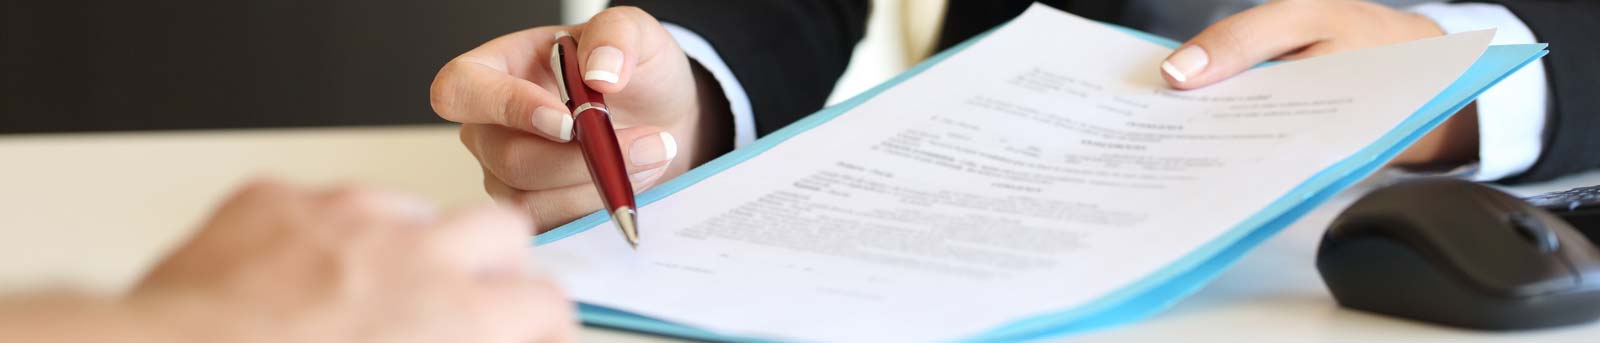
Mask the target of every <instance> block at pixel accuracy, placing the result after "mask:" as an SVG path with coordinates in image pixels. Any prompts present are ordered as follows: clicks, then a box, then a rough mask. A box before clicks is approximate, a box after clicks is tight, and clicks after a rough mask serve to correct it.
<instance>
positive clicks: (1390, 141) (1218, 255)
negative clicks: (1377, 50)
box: [533, 24, 1549, 342]
mask: <svg viewBox="0 0 1600 343" xmlns="http://www.w3.org/2000/svg"><path fill="white" fill-rule="evenodd" d="M1107 25H1109V24H1107ZM1109 26H1112V27H1114V28H1117V29H1120V30H1122V31H1125V32H1127V33H1129V34H1132V35H1134V36H1137V37H1139V38H1142V39H1145V40H1147V41H1151V42H1154V43H1156V44H1160V45H1162V46H1166V47H1169V48H1177V47H1178V46H1179V44H1180V43H1179V42H1176V41H1172V40H1170V39H1166V38H1163V37H1159V36H1155V35H1151V34H1148V33H1145V32H1141V31H1138V30H1133V29H1129V28H1124V27H1121V26H1116V25H1109ZM991 32H992V30H991ZM987 35H988V33H984V34H980V35H978V36H977V37H974V38H972V39H969V40H967V41H965V42H962V43H961V44H958V45H956V46H954V47H951V48H950V49H946V50H945V51H943V52H940V53H939V54H937V55H934V56H932V57H930V58H928V59H927V60H926V61H923V62H922V63H919V64H917V65H916V66H914V67H912V68H911V69H909V70H907V71H906V72H904V73H901V74H900V75H897V76H895V77H894V78H892V79H890V80H888V81H885V82H884V83H882V84H879V85H878V86H877V87H873V88H872V89H870V90H867V91H866V92H863V93H861V94H858V95H856V96H854V97H851V98H850V99H849V100H845V101H844V102H841V103H839V104H836V105H833V106H830V107H828V108H824V109H822V110H821V111H818V112H817V113H813V114H811V115H810V116H807V117H805V118H802V119H800V120H799V121H796V122H795V123H793V124H790V125H789V126H786V127H784V128H782V129H779V130H778V131H776V132H773V133H772V134H769V135H767V136H766V137H762V138H761V139H758V140H756V141H755V142H754V143H751V144H750V145H748V146H746V147H744V148H741V149H738V150H735V151H733V152H729V153H728V154H726V155H723V156H722V157H719V158H717V159H714V160H712V161H711V162H707V163H706V164H704V165H701V166H700V167H697V168H695V169H693V170H690V171H689V172H687V173H685V174H683V175H682V176H679V177H677V178H675V179H672V180H670V181H667V182H665V183H662V184H661V185H659V186H657V187H655V188H653V189H651V190H649V191H646V192H644V193H643V194H640V195H639V199H638V200H639V202H640V203H642V204H644V205H648V204H650V203H654V202H656V201H658V200H661V199H662V198H665V197H667V196H668V195H671V194H673V193H677V192H678V191H680V190H683V189H684V188H688V187H689V186H692V185H694V184H695V183H698V182H700V181H701V180H705V179H706V178H708V177H710V176H712V175H716V174H717V173H720V172H722V171H723V170H726V169H728V168H729V167H732V166H734V165H738V164H739V163H742V162H744V161H746V160H749V159H750V158H752V157H755V156H757V155H760V154H761V153H763V152H766V151H767V150H769V149H771V148H772V147H774V146H777V145H778V144H780V143H783V142H784V141H786V140H788V139H789V138H792V137H794V136H796V135H799V134H800V133H802V132H805V131H808V130H810V129H812V128H815V127H817V126H818V125H822V123H826V122H828V121H829V120H832V119H833V118H835V117H838V116H839V115H841V114H844V113H845V112H848V111H849V110H850V109H852V108H855V107H856V106H857V105H860V104H861V103H863V102H866V101H867V100H868V99H871V98H873V97H875V96H877V95H878V94H879V93H882V92H883V91H884V90H887V89H889V88H892V87H894V86H895V85H898V84H900V83H901V82H904V81H905V80H907V79H910V78H912V77H914V76H916V75H917V74H920V73H922V71H924V70H927V69H928V68H930V67H932V66H933V65H935V64H938V63H939V62H941V61H943V60H944V59H946V58H949V57H950V56H952V55H954V54H956V53H957V52H959V51H961V50H965V49H966V48H967V47H968V46H971V45H972V44H973V43H974V42H977V41H979V40H981V39H982V38H983V37H985V36H987ZM1545 48H1546V44H1520V45H1495V46H1490V47H1489V48H1488V50H1486V51H1484V53H1483V55H1482V56H1480V57H1479V58H1478V60H1477V61H1476V62H1474V63H1473V64H1472V66H1471V67H1469V68H1468V69H1467V71H1466V72H1465V73H1463V74H1462V76H1461V77H1460V78H1458V79H1457V80H1456V81H1455V82H1454V83H1452V84H1450V86H1448V87H1446V88H1445V90H1444V91H1443V92H1440V93H1439V95H1437V96H1435V97H1434V99H1433V100H1431V101H1429V102H1428V103H1427V104H1424V105H1423V106H1422V108H1421V109H1418V110H1417V112H1416V113H1413V114H1412V115H1411V116H1410V117H1409V118H1407V119H1406V120H1405V121H1403V122H1401V124H1400V125H1399V126H1397V127H1395V128H1394V129H1393V130H1391V131H1390V132H1388V133H1386V134H1384V135H1383V136H1382V137H1380V138H1379V139H1378V140H1377V141H1375V142H1373V143H1372V144H1371V145H1368V146H1367V147H1365V148H1363V149H1362V150H1360V151H1358V152H1356V153H1355V154H1354V155H1351V156H1349V157H1347V158H1345V159H1344V160H1342V161H1340V162H1339V163H1336V164H1334V165H1333V166H1331V167H1328V168H1327V169H1324V170H1322V171H1321V172H1318V173H1317V174H1316V175H1314V176H1312V177H1311V178H1309V179H1307V180H1306V181H1305V182H1302V183H1301V184H1300V185H1299V186H1296V187H1295V188H1294V189H1292V190H1290V191H1289V192H1288V193H1287V194H1284V195H1283V196H1281V197H1279V198H1278V199H1277V200H1275V201H1274V202H1273V203H1271V204H1269V205H1267V207H1266V208H1264V209H1262V210H1261V211H1259V212H1257V213H1256V214H1255V215H1254V216H1251V217H1250V218H1248V219H1246V220H1245V221H1243V222H1241V223H1239V224H1238V225H1235V226H1234V227H1233V228H1231V229H1229V230H1228V231H1227V232H1225V233H1224V234H1222V235H1220V236H1218V237H1217V238H1215V239H1213V240H1212V241H1211V242H1208V243H1206V244H1205V245H1203V246H1201V247H1200V248H1199V249H1196V250H1195V251H1193V252H1190V253H1189V254H1187V255H1185V256H1184V257H1183V258H1180V259H1178V260H1177V261H1176V262H1173V263H1172V264H1170V265H1167V266H1166V267H1163V268H1162V269H1160V270H1158V271H1156V272H1155V273H1152V274H1150V275H1147V276H1145V277H1144V278H1143V279H1140V280H1138V281H1135V282H1133V283H1132V284H1130V285H1128V286H1126V287H1124V288H1122V289H1120V290H1118V291H1116V292H1112V293H1111V294H1108V295H1106V296H1103V297H1101V298H1099V299H1096V300H1095V301H1092V302H1089V303H1087V304H1084V305H1081V306H1078V307H1074V308H1070V309H1065V310H1062V311H1057V312H1050V313H1040V314H1035V315H1032V316H1028V317H1025V318H1023V319H1020V320H1017V321H1014V322H1011V323H1007V324H1004V325H1001V326H999V327H996V328H993V329H991V330H988V331H985V332H982V333H979V334H977V335H975V336H972V337H967V338H964V339H961V340H962V341H1031V340H1040V339H1044V338H1052V337H1058V336H1064V335H1069V334H1074V333H1081V332H1087V331H1090V330H1095V329H1102V328H1107V327H1111V326H1116V325H1121V324H1126V323H1130V322H1134V321H1138V320H1140V319H1143V318H1146V317H1149V316H1151V315H1154V314H1156V313H1159V312H1160V311H1161V310H1164V309H1166V308H1168V307H1171V306H1172V305H1173V304H1176V303H1177V302H1178V301H1179V300H1182V299H1183V298H1184V297H1186V296H1188V295H1189V294H1193V293H1194V292H1196V291H1199V290H1200V289H1201V288H1203V287H1204V286H1205V285H1206V284H1207V283H1208V282H1210V280H1212V279H1214V278H1216V277H1217V275H1219V274H1221V272H1222V271H1223V270H1225V269H1227V267H1228V266H1231V265H1233V263H1234V262H1236V261H1238V259H1239V258H1240V257H1242V256H1243V255H1244V254H1245V253H1246V252H1248V251H1250V249H1252V248H1254V247H1256V246H1257V245H1260V244H1261V242H1262V241H1265V240H1266V239H1267V238H1269V237H1271V236H1272V235H1273V234H1276V233H1277V232H1278V231H1281V230H1283V228H1285V227H1288V226H1289V224H1292V223H1294V222H1295V220H1297V219H1299V218H1300V217H1301V216H1303V215H1305V214H1306V213H1307V212H1309V211H1311V210H1312V209H1313V208H1316V207H1317V205H1320V204H1321V203H1322V202H1324V201H1327V200H1328V199H1329V198H1330V197H1333V196H1334V195H1335V194H1338V193H1339V192H1341V191H1343V190H1344V189H1346V188H1349V187H1350V186H1351V185H1353V184H1355V183H1356V182H1359V181H1361V180H1362V179H1363V178H1366V177H1367V175H1370V174H1372V173H1373V172H1374V171H1376V170H1378V168H1381V167H1382V166H1383V165H1384V164H1385V163H1386V162H1387V161H1388V160H1389V159H1391V158H1393V157H1394V156H1395V155H1397V154H1399V153H1400V152H1401V151H1402V150H1404V149H1405V148H1406V147H1407V146H1410V145H1411V143H1413V142H1416V140H1417V139H1420V138H1421V137H1422V136H1423V135H1425V134H1426V133H1427V132H1428V131H1430V130H1432V129H1433V128H1434V127H1437V126H1438V125H1439V124H1440V123H1443V122H1444V121H1445V120H1446V119H1448V118H1449V117H1450V115H1451V114H1454V113H1455V112H1456V111H1459V110H1461V108H1463V107H1466V105H1467V104H1468V103H1471V102H1472V100H1473V99H1476V98H1477V97H1478V95H1479V94H1482V93H1483V91H1484V90H1487V89H1488V88H1489V87H1490V86H1493V85H1494V84H1495V83H1498V82H1500V80H1502V79H1504V78H1505V77H1506V76H1508V75H1510V74H1511V73H1512V72H1514V71H1516V70H1517V69H1520V68H1522V66H1524V65H1527V64H1528V63H1531V62H1533V61H1535V60H1538V59H1539V58H1540V57H1543V56H1544V55H1545V54H1548V53H1549V52H1548V51H1546V50H1545ZM608 219H609V218H608V217H607V216H606V215H605V214H604V213H603V212H596V213H594V214H591V215H588V216H585V217H583V218H579V219H578V220H575V221H573V222H571V223H567V224H566V225H562V226H561V227H558V228H556V229H554V230H551V231H549V232H546V233H544V234H540V235H538V236H536V237H534V239H533V243H534V245H542V244H547V243H550V242H555V241H558V240H561V239H563V238H566V237H570V236H572V235H575V234H577V233H579V232H583V231H585V230H588V229H590V228H593V227H595V226H597V225H599V224H601V223H604V222H605V221H606V220H608ZM1307 268H1310V266H1307ZM578 311H579V315H578V316H579V318H580V319H581V320H583V322H584V323H585V324H588V325H595V326H602V327H610V328H617V329H623V330H630V331H640V332H648V333H655V334H661V335H668V336H677V337H683V338H690V339H698V340H710V341H725V342H775V341H776V340H773V339H766V338H758V337H739V336H730V335H724V334H720V333H716V332H712V331H707V330H704V329H699V328H695V327H690V326H686V325H682V324H677V323H672V322H668V321H663V320H660V319H655V318H650V317H645V316H640V315H637V314H633V313H629V312H626V311H621V310H616V309H611V308H607V307H603V306H597V305H589V304H582V303H580V304H578Z"/></svg>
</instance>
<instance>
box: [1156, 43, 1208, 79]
mask: <svg viewBox="0 0 1600 343" xmlns="http://www.w3.org/2000/svg"><path fill="white" fill-rule="evenodd" d="M1210 63H1211V58H1210V57H1208V56H1206V49H1202V48H1200V46H1199V45H1189V46H1186V47H1183V49H1182V50H1178V52H1177V53H1175V54H1172V57H1167V61H1166V62H1161V71H1162V72H1165V73H1167V76H1170V77H1172V79H1173V80H1178V82H1179V83H1183V82H1188V81H1189V77H1190V76H1194V75H1199V74H1200V71H1202V70H1205V69H1206V65H1207V64H1210Z"/></svg>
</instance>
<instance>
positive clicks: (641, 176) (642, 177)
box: [628, 166, 667, 186]
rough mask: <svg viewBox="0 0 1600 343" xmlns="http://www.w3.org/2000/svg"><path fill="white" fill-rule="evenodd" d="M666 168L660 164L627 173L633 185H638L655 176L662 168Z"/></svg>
mask: <svg viewBox="0 0 1600 343" xmlns="http://www.w3.org/2000/svg"><path fill="white" fill-rule="evenodd" d="M666 169H667V166H660V167H655V168H650V169H646V170H641V171H639V172H637V173H633V174H629V175H628V180H630V181H633V185H634V186H639V185H642V184H644V182H645V181H649V180H650V178H653V177H655V176H656V174H660V173H661V171H662V170H666Z"/></svg>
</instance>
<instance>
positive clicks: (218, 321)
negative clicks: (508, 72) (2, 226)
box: [105, 181, 577, 343]
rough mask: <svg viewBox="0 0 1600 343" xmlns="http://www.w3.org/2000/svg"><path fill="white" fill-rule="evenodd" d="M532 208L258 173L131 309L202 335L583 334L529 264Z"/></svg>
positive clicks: (567, 306)
mask: <svg viewBox="0 0 1600 343" xmlns="http://www.w3.org/2000/svg"><path fill="white" fill-rule="evenodd" d="M526 217H527V215H525V214H522V213H520V212H519V211H512V210H508V209H504V208H499V207H483V208H475V209H468V210H463V211H457V212H450V213H436V211H435V209H434V208H433V206H432V205H430V204H428V203H426V202H424V201H422V200H420V199H416V198H412V197H408V196H402V195H398V194H392V193H386V192H378V191H371V190H360V189H353V188H345V189H334V190H327V191H311V190H303V189H298V188H295V187H290V186H286V185H282V184H278V183H274V182H270V181H259V182H255V183H252V184H251V185H249V186H246V187H244V188H243V189H241V190H239V191H238V192H237V193H235V194H234V195H233V196H232V197H231V198H230V199H229V200H227V201H226V202H225V203H223V205H222V206H221V208H219V209H218V210H217V212H216V213H215V214H214V215H213V216H212V217H211V219H210V220H209V221H208V222H207V223H206V224H205V226H204V227H203V228H201V229H200V231H199V232H198V233H197V234H196V235H195V236H194V237H193V238H192V239H190V240H189V241H188V242H187V243H184V244H183V245H182V246H180V247H178V249H177V250H176V251H175V252H173V253H172V254H171V255H169V256H168V257H167V258H166V259H165V260H164V261H162V262H161V263H160V264H159V265H158V266H156V268H155V269H154V270H152V271H151V272H150V273H149V274H148V275H147V276H146V277H145V278H144V280H143V281H142V282H140V283H139V285H138V287H137V288H136V289H135V290H134V291H133V292H132V293H131V294H129V295H128V297H127V298H126V300H125V301H123V304H124V305H123V306H122V308H124V309H125V312H121V313H122V314H123V315H122V316H120V317H121V318H123V319H137V320H142V321H143V325H138V326H137V327H139V328H140V329H139V330H140V331H142V332H143V333H144V334H146V335H150V334H151V333H160V332H169V333H173V334H175V336H174V337H170V338H179V337H182V338H184V339H182V340H193V341H214V342H228V341H263V342H324V341H328V342H457V341H459V342H508V343H510V342H559V341H571V340H573V338H574V337H573V335H574V334H575V331H576V324H577V322H576V321H575V320H574V319H573V316H572V312H573V305H572V303H570V302H568V301H567V300H566V299H565V298H564V296H563V294H562V292H561V291H560V290H559V289H557V287H556V286H555V285H554V284H553V283H551V282H550V280H549V279H546V278H544V277H542V276H540V275H536V274H535V273H532V272H530V271H529V265H528V261H527V244H528V239H527V227H528V225H529V223H528V220H527V219H526ZM108 327H114V326H108ZM105 335H106V336H112V337H113V340H135V341H139V340H147V339H138V338H135V337H137V336H134V335H128V336H122V337H117V335H116V334H111V333H106V334H105ZM146 337H148V336H146ZM148 340H150V341H166V340H168V339H148Z"/></svg>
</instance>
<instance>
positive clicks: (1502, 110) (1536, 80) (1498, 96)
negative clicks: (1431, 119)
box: [1409, 3, 1549, 181]
mask: <svg viewBox="0 0 1600 343" xmlns="http://www.w3.org/2000/svg"><path fill="white" fill-rule="evenodd" d="M1409 10H1410V11H1411V12H1414V13H1417V14H1420V15H1423V16H1426V17H1428V18H1430V19H1433V22H1434V23H1437V24H1439V27H1440V28H1442V29H1444V31H1445V32H1446V33H1457V32H1465V31H1473V30H1480V29H1486V28H1495V29H1496V30H1495V36H1494V41H1493V42H1491V43H1490V44H1533V43H1536V42H1537V39H1536V38H1535V36H1534V35H1533V30H1529V29H1528V26H1527V25H1526V24H1523V23H1522V20H1520V19H1517V16H1516V15H1514V14H1512V13H1511V11H1509V10H1506V8H1505V6H1501V5H1496V4H1445V3H1428V4H1422V5H1417V6H1415V7H1411V8H1410V9H1409ZM1547 87H1548V86H1547V85H1546V84H1545V74H1544V64H1543V63H1538V62H1535V63H1529V64H1528V65H1527V66H1524V67H1522V70H1518V71H1517V72H1516V73H1513V74H1511V75H1510V76H1507V77H1506V78H1505V79H1504V80H1501V81H1500V83H1499V84H1496V85H1495V86H1494V87H1491V88H1489V89H1488V90H1486V91H1484V92H1483V95H1480V96H1478V100H1477V106H1478V147H1479V148H1478V165H1476V166H1474V167H1475V168H1471V169H1468V170H1472V171H1471V172H1470V173H1468V175H1466V176H1467V177H1469V178H1471V179H1473V180H1477V181H1491V180H1498V179H1502V178H1506V177H1509V176H1513V175H1517V174H1521V173H1522V172H1525V171H1527V170H1528V168H1530V167H1532V166H1533V164H1534V162H1536V161H1538V160H1539V153H1540V150H1542V149H1543V145H1544V124H1545V114H1546V112H1545V110H1546V108H1547V106H1549V100H1548V99H1549V98H1548V97H1547V95H1548V93H1547V92H1548V90H1547V89H1546V88H1547Z"/></svg>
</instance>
